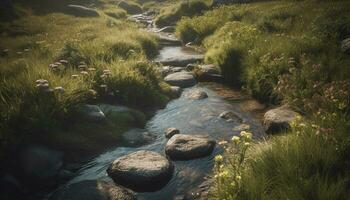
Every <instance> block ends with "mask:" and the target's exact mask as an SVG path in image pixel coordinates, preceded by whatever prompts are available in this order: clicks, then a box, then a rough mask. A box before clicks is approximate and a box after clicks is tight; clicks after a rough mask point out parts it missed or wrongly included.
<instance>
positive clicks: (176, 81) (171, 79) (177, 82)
mask: <svg viewBox="0 0 350 200" xmlns="http://www.w3.org/2000/svg"><path fill="white" fill-rule="evenodd" d="M164 81H165V82H166V83H168V84H169V85H172V86H179V87H182V88H186V87H191V86H194V85H195V84H196V83H197V82H196V79H195V77H194V75H193V74H192V73H190V72H176V73H173V74H170V75H168V76H166V77H165V78H164Z"/></svg>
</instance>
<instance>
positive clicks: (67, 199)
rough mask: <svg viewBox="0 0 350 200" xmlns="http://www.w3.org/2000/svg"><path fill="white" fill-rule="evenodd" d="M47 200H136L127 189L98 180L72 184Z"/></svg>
mask: <svg viewBox="0 0 350 200" xmlns="http://www.w3.org/2000/svg"><path fill="white" fill-rule="evenodd" d="M49 200H136V197H135V196H134V194H133V193H132V192H130V191H128V190H127V189H125V188H123V187H121V186H117V185H114V184H112V183H107V182H104V181H98V180H89V181H82V182H78V183H74V184H72V185H69V186H66V187H63V188H62V189H60V190H58V191H56V192H54V193H53V194H52V195H51V196H50V198H49Z"/></svg>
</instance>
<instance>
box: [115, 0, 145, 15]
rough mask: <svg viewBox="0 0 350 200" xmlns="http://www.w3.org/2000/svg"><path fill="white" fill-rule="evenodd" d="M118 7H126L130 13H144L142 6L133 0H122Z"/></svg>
mask: <svg viewBox="0 0 350 200" xmlns="http://www.w3.org/2000/svg"><path fill="white" fill-rule="evenodd" d="M118 7H120V8H122V9H124V10H125V11H126V12H127V13H129V14H140V13H142V6H141V5H140V4H138V3H137V2H134V1H131V0H127V1H124V0H121V1H119V3H118Z"/></svg>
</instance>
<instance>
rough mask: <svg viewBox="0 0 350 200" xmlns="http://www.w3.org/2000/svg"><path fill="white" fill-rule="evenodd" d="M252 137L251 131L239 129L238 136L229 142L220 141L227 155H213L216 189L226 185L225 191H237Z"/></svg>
mask: <svg viewBox="0 0 350 200" xmlns="http://www.w3.org/2000/svg"><path fill="white" fill-rule="evenodd" d="M252 138H253V134H252V133H251V132H248V131H241V133H240V136H233V137H232V138H231V141H232V142H231V143H229V142H227V141H221V142H220V144H221V145H223V146H224V147H225V150H226V153H225V155H227V157H224V156H223V155H217V156H215V176H214V177H215V179H216V183H217V189H218V190H220V189H222V188H223V187H228V188H227V191H232V190H234V191H238V190H239V188H240V187H241V179H242V177H241V176H242V171H243V169H244V167H245V164H246V158H247V150H248V148H249V147H250V144H251V141H252ZM232 194H233V193H232ZM234 194H236V192H235V193H234Z"/></svg>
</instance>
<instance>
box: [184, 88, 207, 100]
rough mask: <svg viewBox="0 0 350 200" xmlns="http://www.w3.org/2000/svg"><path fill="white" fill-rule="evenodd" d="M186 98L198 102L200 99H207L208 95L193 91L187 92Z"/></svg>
mask: <svg viewBox="0 0 350 200" xmlns="http://www.w3.org/2000/svg"><path fill="white" fill-rule="evenodd" d="M186 97H187V98H189V99H192V100H200V99H205V98H208V94H207V93H206V92H204V91H201V90H194V91H189V92H188V93H187V94H186Z"/></svg>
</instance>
